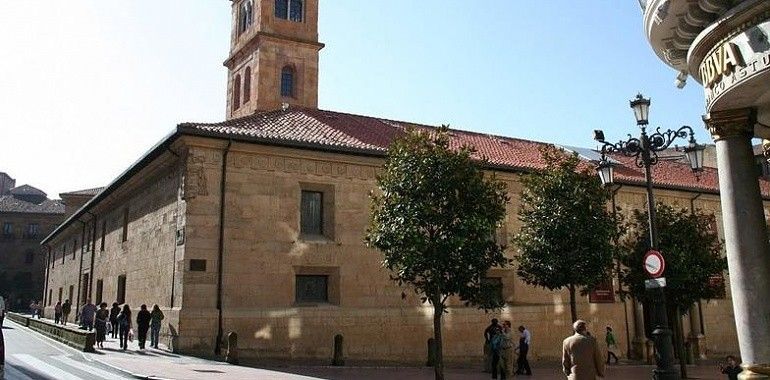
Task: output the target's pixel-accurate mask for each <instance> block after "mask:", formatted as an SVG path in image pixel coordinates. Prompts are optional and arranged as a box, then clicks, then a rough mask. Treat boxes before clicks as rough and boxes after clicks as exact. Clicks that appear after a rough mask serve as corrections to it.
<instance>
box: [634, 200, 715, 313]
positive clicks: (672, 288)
mask: <svg viewBox="0 0 770 380" xmlns="http://www.w3.org/2000/svg"><path fill="white" fill-rule="evenodd" d="M655 213H656V221H655V223H656V226H657V230H658V247H656V248H657V249H658V250H659V251H660V252H661V253H662V254H663V257H664V259H665V260H666V267H665V273H664V276H665V277H666V304H667V308H668V309H669V310H671V309H673V308H676V307H679V309H680V310H687V308H689V307H690V305H692V303H693V302H696V301H698V300H700V299H711V298H715V297H717V296H720V295H722V294H724V291H725V288H724V283H714V284H711V282H710V281H709V279H710V278H712V277H713V276H719V275H722V273H723V272H724V271H725V270H726V269H727V259H725V258H723V257H721V256H720V252H722V242H721V241H720V240H719V236H718V235H717V233H716V231H715V230H714V228H713V225H714V224H715V223H714V216H713V215H706V214H704V213H703V212H702V211H696V212H691V211H690V210H687V209H679V210H677V209H674V208H673V207H671V206H668V205H665V204H662V203H658V204H657V205H656V206H655ZM628 231H629V235H628V236H627V238H626V240H625V242H624V250H623V251H622V254H621V255H620V262H621V263H622V264H623V266H624V268H623V269H622V270H621V272H620V279H621V281H622V282H623V283H624V284H626V286H627V287H628V289H629V292H630V293H631V294H632V295H633V296H634V297H636V298H637V299H639V300H642V301H652V298H651V297H652V295H651V294H650V293H649V292H647V291H645V288H644V280H646V279H648V278H649V276H648V275H647V272H646V271H645V270H644V267H643V265H642V260H643V259H644V255H645V254H646V252H647V251H648V250H649V247H650V234H649V223H648V221H647V211H646V210H645V211H640V210H634V212H633V215H632V217H631V218H630V221H629V226H628ZM704 284H711V285H709V286H704Z"/></svg>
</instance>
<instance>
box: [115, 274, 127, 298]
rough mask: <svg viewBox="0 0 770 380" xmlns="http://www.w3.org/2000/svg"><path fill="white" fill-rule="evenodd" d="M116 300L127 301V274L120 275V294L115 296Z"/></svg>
mask: <svg viewBox="0 0 770 380" xmlns="http://www.w3.org/2000/svg"><path fill="white" fill-rule="evenodd" d="M115 300H116V301H115V302H117V303H118V304H121V305H122V304H124V303H126V275H125V274H123V275H120V276H118V294H117V295H116V296H115Z"/></svg>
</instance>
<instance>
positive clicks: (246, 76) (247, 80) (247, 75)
mask: <svg viewBox="0 0 770 380" xmlns="http://www.w3.org/2000/svg"><path fill="white" fill-rule="evenodd" d="M250 99H251V67H247V68H246V71H245V72H244V73H243V104H246V103H248V102H249V100H250Z"/></svg>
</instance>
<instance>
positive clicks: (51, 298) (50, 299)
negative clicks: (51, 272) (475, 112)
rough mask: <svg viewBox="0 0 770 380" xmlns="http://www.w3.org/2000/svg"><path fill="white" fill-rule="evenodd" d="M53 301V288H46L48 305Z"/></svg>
mask: <svg viewBox="0 0 770 380" xmlns="http://www.w3.org/2000/svg"><path fill="white" fill-rule="evenodd" d="M51 302H53V289H48V306H51Z"/></svg>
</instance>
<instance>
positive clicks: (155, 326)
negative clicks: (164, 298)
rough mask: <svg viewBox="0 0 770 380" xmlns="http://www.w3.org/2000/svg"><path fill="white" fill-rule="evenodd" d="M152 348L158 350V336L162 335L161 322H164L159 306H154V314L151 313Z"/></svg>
mask: <svg viewBox="0 0 770 380" xmlns="http://www.w3.org/2000/svg"><path fill="white" fill-rule="evenodd" d="M150 317H151V322H150V347H154V348H158V336H159V335H160V322H161V321H162V320H163V318H164V315H163V312H162V311H160V307H158V305H157V304H156V305H153V306H152V312H151V313H150Z"/></svg>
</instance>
